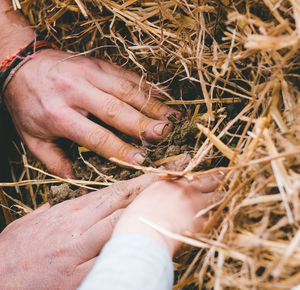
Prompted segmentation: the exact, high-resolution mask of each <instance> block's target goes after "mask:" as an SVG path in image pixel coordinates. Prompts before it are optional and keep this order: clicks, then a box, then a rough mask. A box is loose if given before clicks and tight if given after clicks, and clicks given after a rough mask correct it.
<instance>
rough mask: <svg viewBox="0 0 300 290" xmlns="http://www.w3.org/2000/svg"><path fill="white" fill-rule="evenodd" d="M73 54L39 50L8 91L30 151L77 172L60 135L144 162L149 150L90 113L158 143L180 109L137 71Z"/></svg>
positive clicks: (55, 167)
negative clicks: (170, 104) (145, 151)
mask: <svg viewBox="0 0 300 290" xmlns="http://www.w3.org/2000/svg"><path fill="white" fill-rule="evenodd" d="M70 56H71V55H70V54H68V53H65V52H62V51H57V50H51V49H49V50H43V51H40V52H38V53H37V54H36V56H35V57H34V58H33V59H32V60H30V61H29V62H28V63H26V64H25V65H24V66H23V67H22V68H20V69H19V70H18V71H17V73H16V75H15V77H14V78H13V79H12V81H11V82H10V84H9V86H8V88H7V89H6V91H5V100H6V104H7V107H8V109H9V111H10V113H11V116H12V118H13V120H14V123H15V126H16V128H17V130H18V132H19V133H20V135H21V136H22V138H23V139H24V141H25V143H26V144H27V146H28V148H29V150H30V151H31V152H32V153H33V154H34V155H35V156H36V157H37V158H38V159H40V160H41V161H42V162H43V163H44V164H45V165H46V166H47V168H48V169H49V170H50V171H52V172H53V173H56V174H58V175H60V176H63V177H72V170H71V167H72V166H71V163H70V161H69V160H68V159H67V158H66V157H64V154H63V152H62V151H61V149H60V148H58V147H57V146H56V145H55V142H54V140H55V139H56V138H57V137H63V138H67V139H70V140H72V141H74V142H76V143H78V144H80V145H82V146H85V147H87V148H89V149H90V150H92V151H95V152H96V153H97V154H99V155H102V156H104V157H106V158H110V157H116V158H118V159H120V160H124V161H127V162H130V163H137V164H141V163H143V161H144V159H145V156H144V154H143V151H141V150H140V149H137V148H135V147H133V146H132V145H129V144H127V143H125V142H123V141H121V139H119V138H118V137H116V136H115V135H114V134H112V133H111V132H110V131H109V130H107V129H105V128H103V127H101V126H100V125H97V124H96V123H94V122H93V121H91V120H90V119H88V115H89V114H92V115H94V116H96V117H97V118H99V119H100V120H101V121H103V122H104V123H106V124H107V125H109V126H111V127H114V128H116V129H117V130H119V131H121V132H123V133H125V134H128V135H130V136H133V137H135V138H143V139H144V140H147V141H150V142H156V141H159V140H162V139H163V138H164V137H166V136H167V135H168V134H169V133H170V131H171V129H172V128H171V127H172V125H171V124H170V122H169V121H168V120H167V117H168V116H169V115H170V114H175V115H176V116H177V117H179V115H180V113H179V112H177V111H175V110H173V109H171V108H169V107H168V106H166V105H164V104H163V103H161V102H160V101H158V100H157V99H156V98H155V97H153V96H151V94H152V93H153V92H154V91H155V90H154V91H151V89H150V88H149V87H148V86H147V85H145V83H143V82H141V79H140V77H139V76H138V75H136V74H135V73H132V72H129V71H126V70H124V69H122V68H120V67H116V66H113V65H111V64H109V63H107V62H105V61H102V60H97V59H93V58H89V57H85V56H79V57H73V58H69V57H70ZM152 95H153V94H152ZM156 95H157V93H156Z"/></svg>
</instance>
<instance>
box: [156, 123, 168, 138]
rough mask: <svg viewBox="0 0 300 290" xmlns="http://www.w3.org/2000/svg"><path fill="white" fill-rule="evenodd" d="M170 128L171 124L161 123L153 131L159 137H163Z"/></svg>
mask: <svg viewBox="0 0 300 290" xmlns="http://www.w3.org/2000/svg"><path fill="white" fill-rule="evenodd" d="M169 126H170V123H160V124H158V125H156V126H155V127H154V128H153V130H154V132H155V133H156V134H157V135H159V136H162V135H164V133H165V132H166V130H165V129H166V128H167V127H169Z"/></svg>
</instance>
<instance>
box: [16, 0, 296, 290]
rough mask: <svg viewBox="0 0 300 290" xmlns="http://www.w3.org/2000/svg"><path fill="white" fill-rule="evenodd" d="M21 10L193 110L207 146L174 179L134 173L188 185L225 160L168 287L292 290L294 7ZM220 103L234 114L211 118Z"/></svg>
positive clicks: (289, 1) (143, 4)
mask: <svg viewBox="0 0 300 290" xmlns="http://www.w3.org/2000/svg"><path fill="white" fill-rule="evenodd" d="M17 2H18V1H13V3H14V7H17ZM21 6H22V11H23V13H24V14H25V15H26V16H27V18H28V19H29V21H30V22H31V23H32V24H33V25H36V27H37V28H38V29H39V30H40V31H44V32H46V33H47V34H48V36H49V37H50V38H52V40H54V41H56V43H57V44H58V45H59V46H60V47H61V48H63V49H65V50H68V51H73V52H77V53H84V52H86V51H89V50H92V53H91V54H92V55H93V56H95V57H102V58H106V59H108V60H109V61H111V62H113V63H116V64H119V65H123V66H125V67H126V68H128V69H131V70H134V71H137V72H139V73H140V74H141V75H143V76H144V78H145V79H147V80H148V81H154V82H156V83H158V84H160V85H163V86H168V87H169V88H170V91H169V92H168V94H167V98H168V102H169V104H176V105H180V106H182V108H183V109H185V110H188V111H192V112H194V116H193V118H194V119H195V116H196V114H197V113H198V111H199V112H200V113H201V112H203V111H204V110H205V111H207V113H208V116H209V120H208V123H207V124H205V126H204V124H202V125H200V129H201V131H203V132H204V133H205V132H206V133H207V134H206V135H207V136H208V138H207V140H206V141H204V142H203V143H202V144H199V145H200V146H198V147H197V148H195V152H196V153H195V155H194V157H193V158H192V160H191V161H190V164H189V165H188V166H187V168H186V169H185V170H184V171H182V172H169V171H162V170H160V169H159V170H157V169H152V168H139V169H143V170H145V171H151V172H158V173H160V174H161V175H163V176H165V177H166V176H167V177H176V176H186V177H188V178H190V179H191V178H194V176H196V175H197V174H201V173H199V172H194V171H195V169H196V168H197V166H199V165H201V164H202V163H203V162H204V161H205V159H206V158H207V157H211V156H212V157H214V156H216V155H217V154H220V151H221V152H222V153H223V154H224V153H225V155H226V156H227V157H229V159H231V160H232V161H234V162H232V163H231V164H230V167H228V168H227V169H226V177H225V181H224V184H223V189H224V190H226V191H227V196H226V199H225V201H224V202H223V203H222V205H221V206H220V207H219V209H218V210H216V211H215V212H214V214H213V216H212V218H211V220H210V222H209V224H207V226H206V229H205V231H204V233H202V234H195V235H193V236H189V237H186V236H180V237H177V236H176V237H174V238H178V239H181V240H183V241H184V242H186V243H188V244H192V245H194V246H195V247H199V248H202V250H200V252H199V253H198V254H196V256H195V258H194V259H195V260H194V261H193V262H192V263H190V261H191V256H190V255H191V254H190V252H189V251H187V252H186V257H185V256H183V257H182V259H181V263H180V264H179V266H178V270H179V271H182V275H181V277H180V279H179V281H178V284H177V285H176V286H175V289H182V288H183V287H184V286H186V287H199V288H203V289H211V288H215V289H223V288H230V289H232V288H233V289H289V288H291V287H292V286H293V285H296V284H299V283H300V274H299V273H300V252H299V239H300V238H299V235H300V234H299V223H300V199H299V195H300V157H299V156H300V155H299V147H298V146H299V144H300V108H299V106H300V103H299V96H300V91H299V68H300V57H299V56H300V51H299V48H300V40H299V39H300V20H299V19H300V4H299V1H298V0H281V1H273V0H248V1H238V0H232V1H227V0H221V1H217V0H203V1H192V0H185V1H178V0H163V1H156V0H155V1H154V0H153V1H143V0H127V1H126V0H115V1H110V0H90V1H88V0H81V1H58V0H41V1H34V0H26V1H23V2H22V3H21ZM98 47H101V48H99V49H95V48H98ZM187 96H188V97H189V98H188V99H186V97H187ZM217 100H218V101H217ZM229 100H232V103H231V106H232V107H233V108H234V114H232V115H230V114H229V115H228V116H230V119H229V118H228V117H227V118H225V117H219V116H218V114H217V111H218V109H220V108H222V107H226V108H228V107H227V106H228V102H229ZM226 103H227V104H226ZM199 104H200V106H197V105H199ZM195 105H196V108H197V111H193V110H194V109H193V108H195ZM204 108H205V109H204ZM214 119H215V120H214ZM203 126H204V127H203ZM214 145H215V146H216V147H215V146H214ZM216 148H218V149H219V150H220V151H218V149H216ZM126 165H128V164H126ZM214 170H215V169H212V170H211V171H208V172H214ZM32 174H33V173H32ZM39 174H41V175H40V176H39V178H44V173H43V174H42V173H41V172H40V173H39ZM35 179H38V178H34V180H35ZM55 179H56V180H57V177H55ZM23 182H25V181H24V180H23V177H22V178H21V180H20V185H22V184H23ZM71 182H72V184H73V183H75V184H80V182H78V181H71ZM37 186H39V185H37ZM225 209H226V210H225ZM146 222H147V221H146ZM152 226H155V225H152ZM158 230H160V231H162V232H163V229H158ZM165 234H169V235H171V233H165ZM204 249H206V250H204ZM186 261H188V263H187V262H186ZM195 285H198V286H195Z"/></svg>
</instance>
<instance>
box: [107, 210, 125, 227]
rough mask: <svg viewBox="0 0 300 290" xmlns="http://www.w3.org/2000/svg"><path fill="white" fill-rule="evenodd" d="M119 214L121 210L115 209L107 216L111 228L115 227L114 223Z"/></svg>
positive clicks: (117, 219)
mask: <svg viewBox="0 0 300 290" xmlns="http://www.w3.org/2000/svg"><path fill="white" fill-rule="evenodd" d="M121 214H122V210H117V211H115V212H114V213H113V214H111V215H110V216H109V226H110V228H111V229H113V228H114V227H115V225H116V224H117V222H118V221H119V219H120V216H121Z"/></svg>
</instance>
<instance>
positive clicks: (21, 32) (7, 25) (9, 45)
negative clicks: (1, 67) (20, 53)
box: [0, 0, 34, 61]
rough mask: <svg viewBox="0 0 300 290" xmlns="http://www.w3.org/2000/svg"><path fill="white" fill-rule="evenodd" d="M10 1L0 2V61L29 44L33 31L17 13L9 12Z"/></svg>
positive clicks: (0, 0)
mask: <svg viewBox="0 0 300 290" xmlns="http://www.w3.org/2000/svg"><path fill="white" fill-rule="evenodd" d="M11 5H12V4H11V1H10V0H0V27H1V29H0V39H1V42H0V61H1V60H2V59H3V58H5V57H6V56H7V55H9V54H12V53H14V52H15V51H16V50H18V49H19V48H21V47H24V46H25V45H27V44H28V43H30V42H31V41H32V40H33V38H34V30H33V29H32V28H30V26H29V24H28V23H27V22H26V20H25V18H24V17H23V16H22V14H21V13H20V12H19V11H9V12H7V10H8V8H9V7H10V6H11Z"/></svg>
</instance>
